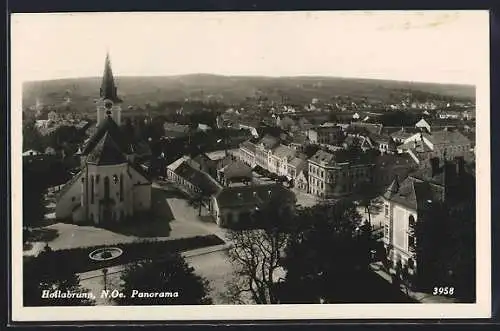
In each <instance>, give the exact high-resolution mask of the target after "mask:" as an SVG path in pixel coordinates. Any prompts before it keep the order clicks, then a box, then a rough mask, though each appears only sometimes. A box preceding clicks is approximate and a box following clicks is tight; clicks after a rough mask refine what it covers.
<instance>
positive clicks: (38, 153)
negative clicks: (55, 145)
mask: <svg viewBox="0 0 500 331" xmlns="http://www.w3.org/2000/svg"><path fill="white" fill-rule="evenodd" d="M41 154H42V153H40V152H38V151H35V150H34V149H29V150H27V151H24V152H23V157H25V156H39V155H41Z"/></svg>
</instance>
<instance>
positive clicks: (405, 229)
mask: <svg viewBox="0 0 500 331" xmlns="http://www.w3.org/2000/svg"><path fill="white" fill-rule="evenodd" d="M465 165H466V163H465V160H464V159H463V157H456V158H454V159H453V158H452V159H447V158H446V157H445V158H441V159H440V158H437V157H435V158H431V159H430V160H429V163H428V164H426V165H422V166H421V167H420V168H419V169H418V170H416V171H414V172H412V173H410V174H409V175H408V176H407V177H404V178H398V177H396V178H394V180H393V181H392V183H391V184H390V185H389V186H388V187H387V190H386V192H385V193H384V194H383V196H382V198H383V199H382V200H383V215H384V237H383V241H384V244H385V247H386V252H387V259H388V261H389V263H390V269H391V272H392V273H398V269H400V270H407V271H408V273H409V275H410V276H418V277H427V278H429V276H430V278H429V279H432V278H434V281H435V279H437V278H436V277H435V276H433V275H429V274H427V275H426V273H428V272H429V270H432V267H431V265H429V264H427V263H426V260H425V259H422V257H423V256H424V255H428V254H431V255H432V254H434V253H437V252H424V250H426V249H428V248H429V247H437V246H432V245H431V246H427V245H428V244H429V240H431V239H429V237H432V234H431V233H426V232H425V231H424V230H423V229H425V228H426V227H425V225H424V224H425V222H432V223H436V222H438V223H439V222H442V221H444V218H446V217H448V216H447V215H450V212H458V213H462V212H464V211H466V210H467V208H469V207H472V206H473V205H474V204H475V199H474V194H475V193H474V192H475V179H474V176H473V175H472V174H471V173H470V172H469V171H468V170H467V168H466V166H465ZM437 212H439V213H440V214H436V213H437ZM437 215H439V216H437ZM471 217H474V216H473V215H471ZM470 221H473V220H470ZM419 224H420V225H419ZM419 226H420V229H421V230H420V231H417V227H419ZM427 228H430V227H427ZM438 228H439V226H437V227H436V228H435V229H438ZM443 231H445V232H446V233H448V234H447V235H450V236H451V235H452V233H453V227H449V226H447V227H443ZM443 235H446V234H444V233H443ZM434 237H435V236H434ZM441 239H442V237H439V236H438V237H436V238H435V239H433V240H437V241H439V240H441ZM437 241H435V242H434V244H433V245H435V244H438V242H437ZM400 276H401V275H400ZM414 279H415V278H414Z"/></svg>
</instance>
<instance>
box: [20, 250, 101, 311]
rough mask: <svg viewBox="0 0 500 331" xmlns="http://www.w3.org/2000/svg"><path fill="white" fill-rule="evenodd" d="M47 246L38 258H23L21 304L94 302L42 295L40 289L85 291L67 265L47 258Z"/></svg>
mask: <svg viewBox="0 0 500 331" xmlns="http://www.w3.org/2000/svg"><path fill="white" fill-rule="evenodd" d="M51 253H52V252H51V250H50V248H48V246H47V247H46V249H45V250H44V251H42V252H41V253H40V254H39V255H38V256H37V257H28V258H25V259H26V260H25V262H24V265H23V305H24V306H88V305H93V304H94V301H93V299H92V298H90V297H88V296H87V297H82V298H61V297H57V298H42V294H43V293H44V292H43V291H49V292H52V293H53V292H55V291H60V293H74V294H79V295H82V294H85V293H88V291H87V290H86V289H84V288H82V287H81V286H80V284H79V283H80V279H79V277H78V275H76V274H75V272H74V270H71V268H68V267H67V264H64V263H57V262H56V261H55V259H53V258H51V257H50V254H51Z"/></svg>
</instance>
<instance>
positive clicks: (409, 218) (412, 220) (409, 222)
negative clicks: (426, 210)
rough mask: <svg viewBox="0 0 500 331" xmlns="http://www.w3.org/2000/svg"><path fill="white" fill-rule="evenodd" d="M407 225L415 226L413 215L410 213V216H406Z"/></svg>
mask: <svg viewBox="0 0 500 331" xmlns="http://www.w3.org/2000/svg"><path fill="white" fill-rule="evenodd" d="M408 226H409V227H411V228H413V227H415V217H413V215H410V217H408Z"/></svg>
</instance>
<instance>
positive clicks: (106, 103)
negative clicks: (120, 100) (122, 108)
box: [104, 100, 113, 109]
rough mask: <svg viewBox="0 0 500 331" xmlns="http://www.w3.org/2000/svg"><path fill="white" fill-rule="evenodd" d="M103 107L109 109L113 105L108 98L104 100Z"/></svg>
mask: <svg viewBox="0 0 500 331" xmlns="http://www.w3.org/2000/svg"><path fill="white" fill-rule="evenodd" d="M104 107H105V108H106V109H111V108H112V107H113V103H112V102H111V101H109V100H106V101H105V102H104Z"/></svg>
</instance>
